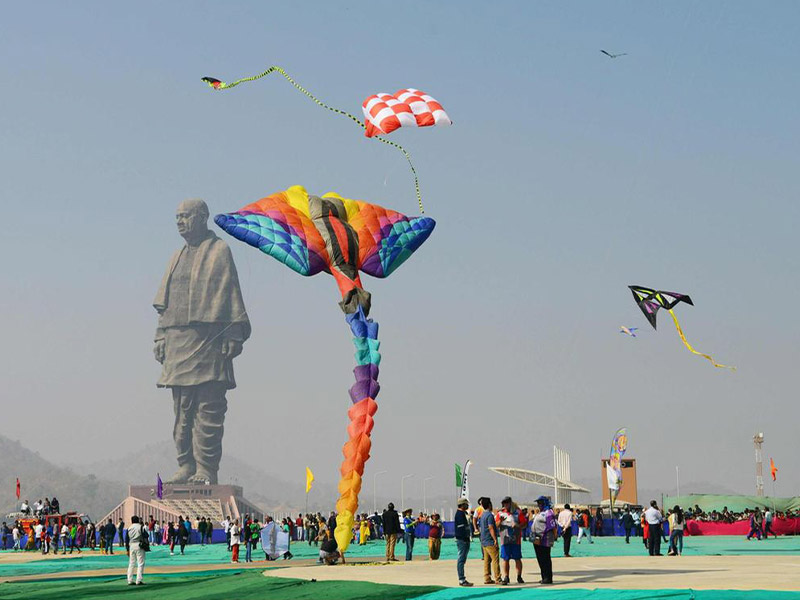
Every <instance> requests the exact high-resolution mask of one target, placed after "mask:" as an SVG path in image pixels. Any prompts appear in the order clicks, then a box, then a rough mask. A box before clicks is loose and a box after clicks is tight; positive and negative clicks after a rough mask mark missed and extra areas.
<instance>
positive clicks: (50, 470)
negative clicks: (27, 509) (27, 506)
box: [0, 435, 127, 519]
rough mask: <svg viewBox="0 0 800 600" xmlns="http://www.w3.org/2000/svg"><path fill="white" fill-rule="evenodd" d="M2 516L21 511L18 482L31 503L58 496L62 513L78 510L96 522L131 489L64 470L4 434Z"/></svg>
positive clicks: (0, 448) (0, 467) (0, 472)
mask: <svg viewBox="0 0 800 600" xmlns="http://www.w3.org/2000/svg"><path fill="white" fill-rule="evenodd" d="M0 457H2V460H0V490H1V491H0V513H2V515H3V516H5V515H6V514H8V513H10V512H14V511H16V510H19V503H18V502H17V498H16V495H15V490H16V479H17V477H19V479H20V484H21V488H22V495H21V499H22V500H25V499H26V498H27V499H28V500H30V502H31V503H33V502H35V501H36V500H38V499H42V500H44V498H45V497H47V498H52V497H53V496H56V497H57V498H58V501H59V503H60V505H61V510H62V511H69V510H77V511H78V512H82V513H85V514H88V515H89V516H90V517H92V518H93V519H99V518H102V517H103V515H105V514H106V513H107V512H108V511H110V510H111V509H112V508H114V507H115V506H116V505H117V503H118V502H119V501H120V500H121V499H122V498H123V497H124V495H125V493H127V486H125V485H124V484H122V483H119V482H115V481H106V480H103V479H101V478H98V477H96V476H95V475H93V474H86V475H82V474H79V473H78V472H77V471H76V470H75V469H70V468H67V467H60V466H58V465H55V464H53V463H51V462H48V461H47V460H45V459H43V458H42V457H41V456H39V454H38V453H37V452H34V451H32V450H28V449H27V448H25V447H24V446H23V445H22V444H20V442H19V441H16V440H11V439H9V438H7V437H5V436H2V435H0Z"/></svg>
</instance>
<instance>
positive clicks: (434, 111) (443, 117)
mask: <svg viewBox="0 0 800 600" xmlns="http://www.w3.org/2000/svg"><path fill="white" fill-rule="evenodd" d="M361 108H362V110H363V111H364V121H365V122H366V131H365V132H364V133H365V135H366V136H367V137H373V136H375V135H386V134H389V133H391V132H393V131H394V130H395V129H399V128H400V127H430V126H431V125H452V124H453V122H452V121H451V120H450V117H448V116H447V113H446V112H444V108H442V105H441V104H439V103H438V102H437V101H436V99H435V98H434V97H433V96H429V95H428V94H426V93H425V92H421V91H420V90H416V89H414V88H407V89H404V90H399V91H398V92H397V93H395V94H394V95H392V94H386V93H379V94H373V95H372V96H369V97H368V98H367V99H366V100H364V102H363V103H362V105H361Z"/></svg>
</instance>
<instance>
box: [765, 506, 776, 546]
mask: <svg viewBox="0 0 800 600" xmlns="http://www.w3.org/2000/svg"><path fill="white" fill-rule="evenodd" d="M770 533H771V534H772V537H778V534H777V533H775V532H774V531H772V511H770V509H767V510H766V511H764V539H765V540H768V539H769V534H770Z"/></svg>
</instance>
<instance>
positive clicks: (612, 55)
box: [600, 50, 628, 58]
mask: <svg viewBox="0 0 800 600" xmlns="http://www.w3.org/2000/svg"><path fill="white" fill-rule="evenodd" d="M600 52H602V53H603V54H605V55H606V56H607V57H608V58H619V57H620V56H628V53H627V52H621V53H620V54H611V53H610V52H606V51H605V50H600Z"/></svg>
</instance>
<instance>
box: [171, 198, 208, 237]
mask: <svg viewBox="0 0 800 600" xmlns="http://www.w3.org/2000/svg"><path fill="white" fill-rule="evenodd" d="M207 218H208V216H207V215H206V214H204V211H203V210H202V208H201V207H200V206H199V205H198V204H197V203H196V202H181V204H180V205H179V206H178V210H177V211H176V213H175V221H176V223H177V225H178V233H179V234H180V235H181V237H186V236H190V237H191V236H192V235H193V234H196V233H198V232H201V231H203V230H204V229H206V219H207Z"/></svg>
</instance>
